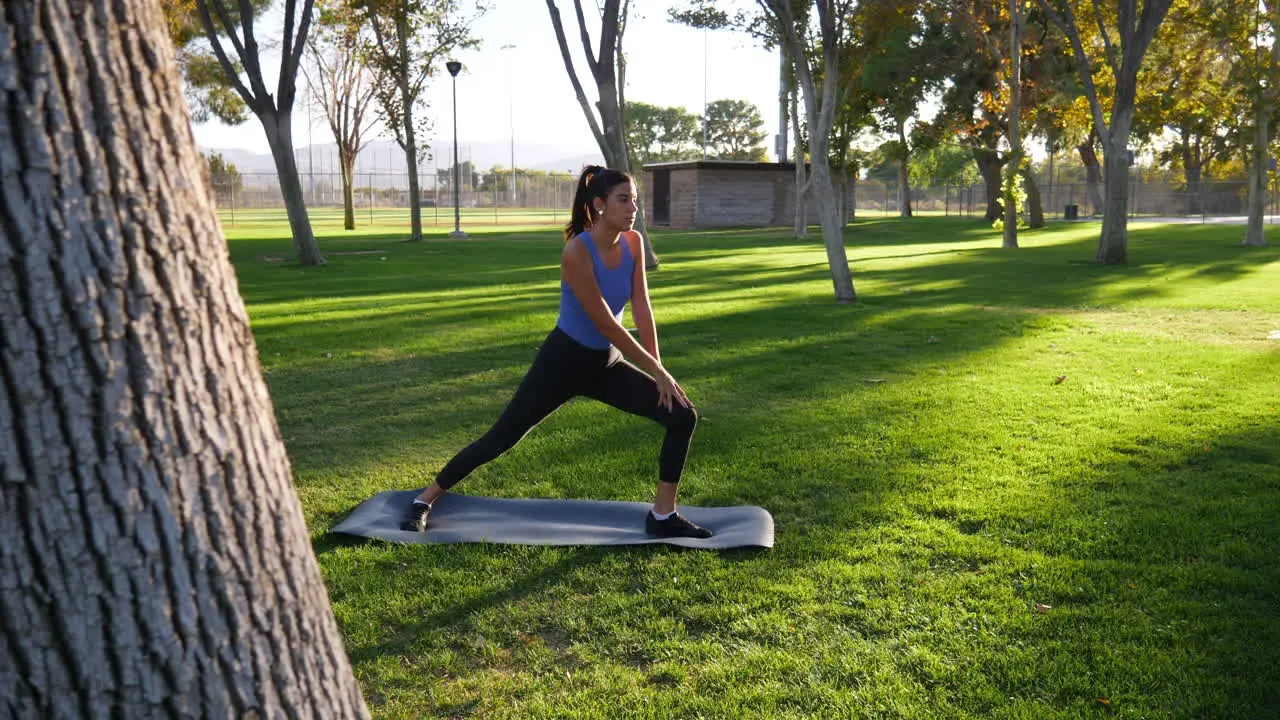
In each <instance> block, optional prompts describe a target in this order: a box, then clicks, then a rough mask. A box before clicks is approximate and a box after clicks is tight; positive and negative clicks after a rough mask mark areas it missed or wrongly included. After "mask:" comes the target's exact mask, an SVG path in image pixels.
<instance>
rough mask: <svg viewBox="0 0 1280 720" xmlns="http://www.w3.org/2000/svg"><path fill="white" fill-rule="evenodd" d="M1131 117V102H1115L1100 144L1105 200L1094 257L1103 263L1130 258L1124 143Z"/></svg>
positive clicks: (1127, 169)
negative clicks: (1105, 133) (1108, 124)
mask: <svg viewBox="0 0 1280 720" xmlns="http://www.w3.org/2000/svg"><path fill="white" fill-rule="evenodd" d="M1117 102H1118V100H1117ZM1132 121H1133V105H1132V104H1129V105H1128V106H1127V107H1121V106H1117V107H1116V108H1115V109H1114V110H1113V111H1112V113H1111V127H1110V128H1109V131H1108V133H1107V135H1108V137H1107V138H1106V140H1105V143H1104V145H1103V151H1102V161H1103V172H1104V173H1105V175H1104V177H1103V187H1104V189H1105V190H1106V191H1107V201H1106V203H1105V204H1104V205H1103V210H1102V237H1100V238H1099V239H1098V254H1097V258H1096V259H1097V261H1098V262H1100V263H1104V264H1106V265H1123V264H1125V263H1127V262H1128V261H1129V158H1128V154H1127V151H1128V147H1127V146H1128V144H1129V126H1130V124H1131V123H1132Z"/></svg>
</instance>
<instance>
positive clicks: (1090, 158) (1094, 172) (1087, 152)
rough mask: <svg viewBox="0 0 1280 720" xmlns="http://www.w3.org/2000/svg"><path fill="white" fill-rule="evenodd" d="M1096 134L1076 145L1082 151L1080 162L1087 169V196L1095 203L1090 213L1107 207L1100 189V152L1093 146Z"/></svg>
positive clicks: (1098, 211) (1093, 213) (1096, 212)
mask: <svg viewBox="0 0 1280 720" xmlns="http://www.w3.org/2000/svg"><path fill="white" fill-rule="evenodd" d="M1093 143H1094V136H1093V135H1090V136H1089V138H1088V139H1087V140H1085V141H1084V142H1082V143H1080V144H1079V145H1077V146H1076V150H1078V151H1079V152H1080V162H1081V163H1083V164H1084V171H1085V193H1086V195H1085V197H1086V199H1088V200H1089V202H1090V203H1091V204H1092V205H1093V207H1092V212H1090V213H1089V214H1090V215H1097V214H1098V213H1100V212H1102V211H1103V208H1104V207H1105V206H1104V205H1103V204H1102V193H1101V191H1100V190H1099V187H1100V183H1101V182H1102V173H1101V172H1099V169H1098V152H1097V150H1095V149H1094V147H1093Z"/></svg>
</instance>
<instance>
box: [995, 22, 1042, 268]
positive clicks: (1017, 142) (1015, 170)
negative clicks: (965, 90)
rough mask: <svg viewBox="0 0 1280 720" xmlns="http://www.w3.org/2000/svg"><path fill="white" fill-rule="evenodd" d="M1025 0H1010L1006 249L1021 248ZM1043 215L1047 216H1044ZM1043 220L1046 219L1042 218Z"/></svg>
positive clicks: (1005, 211)
mask: <svg viewBox="0 0 1280 720" xmlns="http://www.w3.org/2000/svg"><path fill="white" fill-rule="evenodd" d="M1020 2H1021V0H1009V18H1010V20H1009V69H1010V72H1009V76H1010V77H1009V160H1008V161H1007V163H1006V167H1005V172H1006V173H1008V174H1009V175H1008V179H1009V182H1008V183H1007V184H1006V185H1005V187H1004V188H1002V189H1004V190H1005V191H1006V193H1007V194H1006V195H1005V205H1004V239H1003V243H1002V245H1003V247H1005V248H1006V249H1014V248H1017V247H1018V220H1019V218H1018V203H1017V202H1016V199H1017V198H1016V197H1014V190H1015V188H1017V186H1018V175H1019V174H1021V173H1022V133H1021V123H1020V122H1019V121H1020V120H1021V118H1022V102H1021V100H1022V40H1021V38H1020V37H1019V33H1018V31H1019V30H1020V26H1021V25H1022V19H1021V17H1019V16H1020V15H1021V13H1019V12H1018V5H1019V3H1020ZM1041 214H1042V215H1043V213H1041ZM1041 220H1043V218H1041Z"/></svg>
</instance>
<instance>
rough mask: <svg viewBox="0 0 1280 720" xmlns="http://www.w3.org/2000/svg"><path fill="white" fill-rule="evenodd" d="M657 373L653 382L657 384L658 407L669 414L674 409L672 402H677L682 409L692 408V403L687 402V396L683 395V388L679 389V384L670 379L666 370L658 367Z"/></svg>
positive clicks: (669, 374)
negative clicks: (664, 409)
mask: <svg viewBox="0 0 1280 720" xmlns="http://www.w3.org/2000/svg"><path fill="white" fill-rule="evenodd" d="M658 370H659V372H657V373H656V374H655V375H654V378H653V379H654V382H656V383H657V384H658V405H660V406H662V407H664V408H666V409H667V412H671V411H672V410H673V409H674V408H673V406H672V402H673V401H674V402H678V403H680V404H681V405H683V406H684V407H693V403H692V402H690V401H689V396H688V395H685V394H684V388H682V387H680V383H678V382H676V379H675V378H673V377H671V373H669V372H667V370H666V368H662V367H659V368H658Z"/></svg>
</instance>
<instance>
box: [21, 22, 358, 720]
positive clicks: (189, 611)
mask: <svg viewBox="0 0 1280 720" xmlns="http://www.w3.org/2000/svg"><path fill="white" fill-rule="evenodd" d="M4 9H5V11H4V12H3V13H0V68H5V69H6V71H5V72H2V73H0V75H3V77H4V78H5V87H4V90H3V91H0V227H2V228H5V230H4V231H0V258H3V261H0V293H2V294H3V298H4V299H3V301H0V358H2V360H0V362H2V363H3V367H4V370H3V377H4V381H3V382H0V475H2V477H3V482H0V578H3V580H0V637H3V640H0V668H2V669H3V670H0V698H2V700H0V704H2V705H3V707H4V709H5V714H4V717H17V718H36V717H49V718H55V717H56V718H89V717H121V718H159V717H166V718H167V717H208V718H232V717H234V718H248V717H259V718H276V717H304V718H331V717H332V718H338V717H342V718H350V717H355V718H359V717H367V711H366V709H365V707H364V702H363V700H362V699H361V696H360V689H359V686H358V685H357V683H356V681H355V678H354V676H353V674H352V672H351V668H350V664H349V662H348V659H347V656H346V653H345V651H344V649H343V646H342V639H341V636H340V634H339V631H338V626H337V623H336V622H335V620H334V617H333V614H332V612H331V610H330V608H329V602H328V597H327V593H326V590H325V586H324V584H323V582H322V579H321V576H320V572H319V568H318V566H317V564H316V562H315V557H314V555H313V553H312V548H311V539H310V536H309V533H308V531H307V528H306V525H305V523H304V519H303V515H302V511H301V508H300V506H299V504H298V499H297V496H296V494H295V493H294V490H293V485H292V482H291V477H290V468H289V459H288V456H287V455H286V452H285V447H284V444H283V442H282V441H281V438H280V431H279V429H278V427H277V426H276V423H275V418H274V414H273V408H272V405H271V399H270V397H269V395H268V393H267V386H266V384H265V382H264V381H263V377H262V374H261V372H260V370H259V365H258V353H257V349H256V347H255V346H254V341H253V335H252V334H251V332H250V328H249V318H248V315H247V313H246V312H245V307H244V303H243V301H242V300H241V299H240V296H239V293H238V289H237V285H236V279H235V273H234V270H233V269H232V267H231V264H230V262H229V260H228V255H227V245H226V242H225V240H224V239H223V237H222V234H221V228H220V227H219V224H218V220H217V216H216V214H215V210H214V207H213V205H212V203H211V198H210V195H209V189H208V188H207V186H206V185H205V183H204V182H203V181H202V180H201V163H202V159H201V158H200V157H199V155H198V154H197V151H196V147H195V144H194V140H193V137H192V134H191V120H190V116H189V114H188V111H187V108H186V105H185V102H184V100H183V95H182V88H181V81H180V78H179V76H178V74H177V71H176V68H177V65H176V63H175V61H174V56H173V53H174V51H173V44H172V43H171V42H170V41H169V38H168V35H167V32H166V25H165V22H164V18H163V17H162V15H161V12H160V7H159V5H158V4H157V3H155V2H151V1H149V0H112V2H105V1H101V0H99V1H98V2H92V3H91V2H86V1H84V0H74V1H69V0H6V1H5V5H4ZM15 71H16V72H15ZM287 119H288V118H287V116H285V117H284V118H283V120H284V121H287ZM282 126H283V127H284V128H287V127H288V125H287V122H283V123H282ZM269 135H270V136H271V137H273V138H275V142H277V143H279V142H280V141H281V140H282V139H283V140H287V139H288V135H287V132H285V133H278V132H277V133H269ZM282 135H283V137H282ZM280 146H281V147H282V148H283V149H288V147H287V145H284V144H283V143H281V144H280ZM291 156H292V155H291V152H290V153H286V154H283V155H281V154H279V153H277V158H280V157H291ZM277 163H278V165H279V164H282V163H280V162H279V159H278V160H277ZM287 176H288V175H287V173H282V177H287ZM293 177H294V179H295V180H296V174H295V175H294V176H293ZM294 184H295V186H297V188H298V190H299V191H300V189H301V188H300V183H296V182H295V183H294ZM299 194H300V192H299ZM305 237H309V236H305V235H304V238H305Z"/></svg>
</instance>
